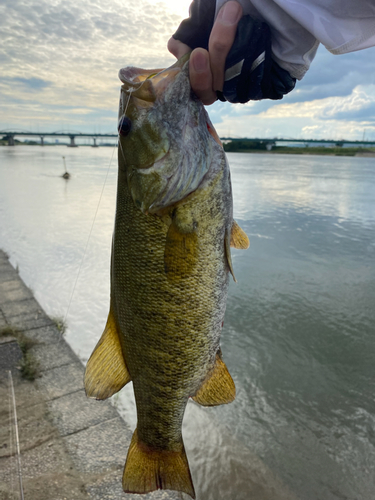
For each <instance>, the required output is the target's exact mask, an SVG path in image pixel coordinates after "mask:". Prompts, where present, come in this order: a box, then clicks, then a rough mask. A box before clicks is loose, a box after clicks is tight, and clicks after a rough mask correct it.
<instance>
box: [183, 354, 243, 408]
mask: <svg viewBox="0 0 375 500" xmlns="http://www.w3.org/2000/svg"><path fill="white" fill-rule="evenodd" d="M235 397H236V386H235V385H234V382H233V379H232V377H231V376H230V374H229V371H228V368H227V366H226V364H225V363H224V361H223V359H222V356H221V351H219V352H218V353H217V354H216V360H215V365H214V367H213V369H212V370H211V372H210V373H209V374H208V377H207V378H206V380H205V381H204V382H203V384H202V386H201V387H200V389H199V390H198V391H197V393H196V394H195V396H193V398H192V399H193V400H194V401H195V402H196V403H199V404H200V405H202V406H218V405H223V404H227V403H231V402H232V401H234V399H235Z"/></svg>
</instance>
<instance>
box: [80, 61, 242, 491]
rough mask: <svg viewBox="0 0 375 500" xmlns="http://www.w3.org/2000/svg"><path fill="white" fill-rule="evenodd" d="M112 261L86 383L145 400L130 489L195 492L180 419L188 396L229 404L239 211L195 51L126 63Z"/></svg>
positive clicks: (131, 457) (93, 390)
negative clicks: (226, 352)
mask: <svg viewBox="0 0 375 500" xmlns="http://www.w3.org/2000/svg"><path fill="white" fill-rule="evenodd" d="M120 78H121V79H122V81H123V83H124V85H123V87H122V94H121V99H120V113H119V116H120V120H119V130H120V142H119V172H118V192H117V208H116V220H115V229H114V235H113V247H112V263H111V306H110V313H109V316H108V321H107V325H106V328H105V330H104V333H103V335H102V337H101V339H100V341H99V343H98V345H97V347H96V348H95V350H94V352H93V354H92V356H91V358H90V360H89V361H88V364H87V368H86V375H85V387H86V393H87V395H88V396H90V397H95V398H97V399H105V398H107V397H109V396H111V395H113V394H114V393H116V392H117V391H118V390H120V389H121V388H122V387H123V386H124V385H125V384H126V383H128V382H129V381H130V380H132V382H133V387H134V394H135V400H136V406H137V420H138V422H137V429H136V430H135V432H134V435H133V438H132V442H131V445H130V447H129V451H128V457H127V461H126V464H125V469H124V476H123V488H124V490H125V491H127V492H132V493H147V492H149V491H153V490H156V489H159V488H160V489H172V490H178V491H183V492H186V493H188V494H190V495H191V496H192V497H193V498H195V495H194V487H193V483H192V479H191V476H190V471H189V465H188V462H187V458H186V454H185V450H184V445H183V441H182V434H181V426H182V420H183V416H184V412H185V407H186V404H187V402H188V399H189V398H190V397H192V398H193V399H194V400H195V401H196V402H198V403H200V404H202V405H205V406H213V405H218V404H223V403H228V402H231V401H232V400H233V399H234V397H235V386H234V383H233V380H232V378H231V376H230V375H229V373H228V370H227V368H226V366H225V364H224V362H223V361H222V356H221V351H220V332H221V329H222V325H223V319H224V313H225V307H226V299H227V291H228V281H229V272H232V274H233V270H232V264H231V257H230V245H232V246H236V247H237V248H247V247H248V245H249V243H248V239H247V236H246V235H245V234H244V233H243V231H242V230H241V229H240V228H239V226H238V225H237V224H236V223H235V222H234V221H233V216H232V193H231V183H230V172H229V166H228V163H227V160H226V157H225V154H224V151H223V148H222V146H221V143H220V140H219V139H218V137H217V135H216V132H215V131H214V129H213V127H212V125H211V123H210V121H209V118H208V116H207V114H206V111H205V109H204V107H203V105H202V104H201V103H200V102H199V101H198V100H197V99H196V98H195V97H194V95H193V94H192V93H191V89H190V83H189V76H188V62H187V58H186V57H185V58H183V59H182V60H180V61H178V62H177V63H176V64H175V65H173V66H172V67H171V68H168V69H167V70H164V71H155V72H152V71H144V70H139V69H137V68H125V69H124V70H121V72H120Z"/></svg>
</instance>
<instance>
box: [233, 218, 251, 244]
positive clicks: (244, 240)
mask: <svg viewBox="0 0 375 500" xmlns="http://www.w3.org/2000/svg"><path fill="white" fill-rule="evenodd" d="M230 246H231V247H233V248H239V249H242V250H246V249H247V248H249V246H250V241H249V237H248V236H247V234H246V233H245V231H244V230H243V229H241V228H240V226H239V225H238V224H237V222H236V221H235V220H234V221H233V224H232V230H231V234H230Z"/></svg>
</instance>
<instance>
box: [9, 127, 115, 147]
mask: <svg viewBox="0 0 375 500" xmlns="http://www.w3.org/2000/svg"><path fill="white" fill-rule="evenodd" d="M0 136H2V137H3V139H5V140H7V141H8V145H9V146H14V144H15V143H14V138H15V137H40V145H41V146H44V138H45V137H55V138H56V137H69V139H70V143H69V144H68V146H69V147H71V148H76V147H77V144H76V142H75V139H76V138H77V137H78V138H87V137H91V138H92V139H93V147H97V146H98V145H97V144H96V141H97V139H101V138H103V137H106V138H114V139H117V137H118V134H83V133H81V132H16V131H8V130H4V131H1V130H0Z"/></svg>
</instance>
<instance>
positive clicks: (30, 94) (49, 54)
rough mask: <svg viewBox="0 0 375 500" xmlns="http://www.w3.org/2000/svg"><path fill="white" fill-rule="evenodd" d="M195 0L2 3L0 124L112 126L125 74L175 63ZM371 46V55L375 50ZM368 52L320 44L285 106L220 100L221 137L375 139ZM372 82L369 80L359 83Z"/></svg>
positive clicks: (374, 91) (374, 88)
mask: <svg viewBox="0 0 375 500" xmlns="http://www.w3.org/2000/svg"><path fill="white" fill-rule="evenodd" d="M189 4H190V0H179V1H178V2H177V1H176V0H164V1H160V0H111V2H105V1H104V0H85V1H83V0H64V1H62V0H39V1H38V2H37V1H36V0H3V1H2V2H1V4H0V65H1V73H0V129H1V128H4V127H9V128H22V127H23V126H24V125H25V122H26V123H28V124H32V123H35V124H38V123H40V126H43V127H46V128H47V129H48V130H49V131H51V130H53V129H54V128H56V123H61V122H64V123H66V124H67V125H68V124H69V122H71V123H72V124H74V126H75V127H76V128H77V127H79V128H81V129H82V131H88V132H89V131H92V130H93V129H94V128H95V127H98V126H99V125H100V123H101V122H103V123H104V124H105V126H106V127H107V126H108V127H109V128H110V129H111V131H114V129H115V126H116V115H117V106H118V95H119V87H120V82H119V80H118V77H117V74H118V70H119V69H120V68H121V67H123V66H130V65H134V66H139V67H144V68H155V67H156V68H157V67H165V66H168V65H170V64H172V63H173V62H174V58H173V57H172V56H171V55H170V54H169V53H168V51H167V48H166V44H167V41H168V39H169V37H170V36H171V35H172V33H174V31H175V30H176V28H177V27H178V25H179V23H180V21H181V20H182V18H183V17H185V16H186V15H187V12H188V6H189ZM371 50H372V49H369V51H370V52H368V53H367V54H370V55H371V54H373V53H374V52H371ZM365 52H366V51H363V52H359V53H356V55H355V56H353V54H348V55H347V56H341V57H334V56H331V55H330V54H328V52H327V51H324V50H320V51H319V53H318V57H317V59H316V61H314V64H313V65H312V68H311V70H310V72H309V73H308V75H307V77H306V79H304V80H302V82H300V83H299V84H298V86H297V89H296V91H295V93H293V92H292V93H291V94H289V95H288V96H286V98H285V99H284V100H283V101H281V102H279V101H276V102H274V101H261V102H251V103H248V104H246V105H244V106H233V105H229V104H224V105H222V104H221V103H220V104H217V105H215V106H214V107H213V108H211V109H212V117H213V120H214V122H215V121H216V123H217V128H218V131H219V133H220V134H221V135H227V134H228V133H229V135H237V136H242V137H243V136H251V137H260V136H263V137H264V136H269V137H274V136H284V137H285V136H289V137H292V136H294V137H305V136H309V134H314V135H315V137H318V136H322V135H320V134H324V136H325V137H327V135H330V136H332V137H333V136H334V135H336V136H345V137H349V136H347V135H346V134H350V136H351V137H353V138H354V137H356V138H358V137H359V138H361V137H362V135H363V129H364V128H366V130H367V134H368V135H371V133H373V135H374V139H375V131H374V132H373V128H374V123H375V70H374V66H373V64H372V62H371V61H372V59H371V57H369V55H367V56H366V54H365ZM341 61H342V63H341ZM361 72H362V73H361ZM310 75H311V76H310ZM361 75H362V80H361ZM364 81H365V82H367V85H363V84H361V85H358V83H360V82H361V83H363V82H364ZM370 82H371V83H370ZM336 90H337V93H336V94H335V92H336ZM303 99H306V100H305V101H303ZM297 100H300V101H301V100H302V101H301V102H295V101H297ZM98 122H99V123H98ZM103 126H104V125H103ZM28 128H30V127H29V126H28Z"/></svg>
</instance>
